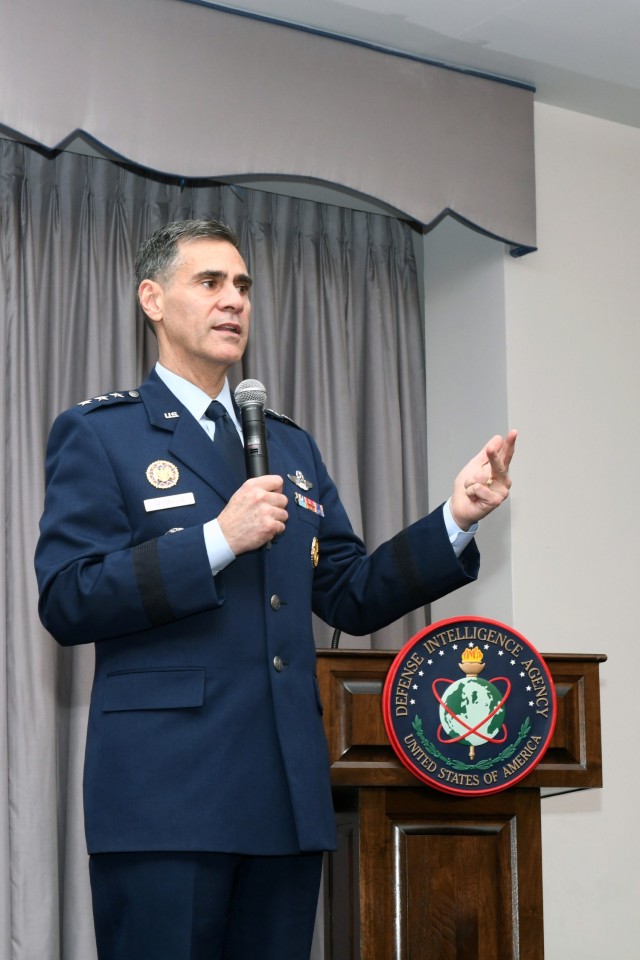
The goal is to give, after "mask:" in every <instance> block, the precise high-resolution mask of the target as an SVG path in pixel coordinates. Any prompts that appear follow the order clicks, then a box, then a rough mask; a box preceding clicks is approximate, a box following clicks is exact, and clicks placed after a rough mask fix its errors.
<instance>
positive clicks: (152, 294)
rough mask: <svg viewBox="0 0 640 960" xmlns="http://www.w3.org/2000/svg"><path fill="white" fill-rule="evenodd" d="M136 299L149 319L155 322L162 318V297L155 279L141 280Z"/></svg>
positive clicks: (160, 289)
mask: <svg viewBox="0 0 640 960" xmlns="http://www.w3.org/2000/svg"><path fill="white" fill-rule="evenodd" d="M138 300H139V301H140V306H141V307H142V309H143V310H144V312H145V313H146V315H147V316H148V317H149V319H150V320H153V321H155V322H156V323H157V322H159V321H160V320H162V311H163V297H162V287H161V286H160V284H159V283H156V281H155V280H143V281H142V283H141V284H140V286H139V287H138Z"/></svg>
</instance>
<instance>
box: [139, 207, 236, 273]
mask: <svg viewBox="0 0 640 960" xmlns="http://www.w3.org/2000/svg"><path fill="white" fill-rule="evenodd" d="M192 240H221V241H223V242H225V243H230V244H231V245H232V246H233V247H235V248H236V250H238V252H241V251H240V241H239V240H238V237H237V235H236V234H235V233H234V231H233V230H232V229H231V227H228V226H227V225H226V223H222V222H221V221H220V220H214V219H206V220H175V221H174V222H173V223H167V224H165V225H164V226H163V227H159V228H158V229H157V230H156V231H155V232H154V233H152V234H151V236H150V237H147V239H146V240H145V241H144V242H143V243H142V245H141V246H140V249H139V250H138V254H137V256H136V259H135V264H134V276H135V283H136V290H137V289H138V288H139V286H140V284H141V283H142V281H143V280H166V279H167V278H168V276H169V275H170V274H171V271H172V269H173V267H174V266H175V265H176V263H177V260H178V246H179V244H181V243H189V242H190V241H192Z"/></svg>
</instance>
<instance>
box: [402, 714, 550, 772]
mask: <svg viewBox="0 0 640 960" xmlns="http://www.w3.org/2000/svg"><path fill="white" fill-rule="evenodd" d="M411 726H412V727H413V729H414V730H415V733H416V737H417V738H418V740H419V741H420V743H421V744H422V746H423V747H424V748H425V750H426V751H427V753H429V754H430V755H431V756H432V757H433V758H434V759H436V760H441V761H442V762H443V763H446V764H447V766H448V767H453V769H454V770H488V769H489V768H490V767H493V766H494V765H495V764H497V763H502V761H503V760H508V759H509V757H512V756H513V754H514V753H515V752H516V750H517V749H518V747H519V745H520V744H521V743H522V741H523V740H524V738H525V737H526V736H527V735H528V734H529V731H530V730H531V720H530V718H529V717H527V718H526V720H525V721H524V723H523V724H522V726H521V727H520V731H519V733H518V739H517V740H516V741H515V742H514V743H512V744H510V746H508V747H506V748H505V749H504V750H503V751H502V753H500V754H499V755H498V756H497V757H491V758H488V759H486V760H479V761H478V763H464V762H463V761H462V760H452V759H451V758H450V757H445V756H444V755H443V754H442V753H440V751H439V750H438V748H437V747H435V746H434V745H433V744H432V743H431V741H430V740H427V738H426V737H425V735H424V732H423V729H422V720H421V719H420V717H419V716H418V715H417V714H416V718H415V720H414V721H413V723H412V724H411Z"/></svg>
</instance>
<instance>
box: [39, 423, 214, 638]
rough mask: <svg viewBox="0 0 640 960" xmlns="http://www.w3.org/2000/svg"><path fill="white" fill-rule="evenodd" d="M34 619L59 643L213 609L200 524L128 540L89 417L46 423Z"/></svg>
mask: <svg viewBox="0 0 640 960" xmlns="http://www.w3.org/2000/svg"><path fill="white" fill-rule="evenodd" d="M35 566H36V575H37V579H38V587H39V590H40V603H39V613H40V619H41V620H42V623H43V624H44V626H45V627H46V628H47V629H48V630H49V632H50V633H51V634H52V635H53V636H54V637H55V639H56V640H58V642H59V643H61V644H64V645H70V644H79V643H91V642H94V641H100V640H104V639H107V638H109V637H117V636H122V635H124V634H131V633H136V632H138V631H142V630H146V629H149V628H150V627H154V626H160V625H163V624H165V623H171V622H172V621H174V620H178V619H180V618H182V617H186V616H189V615H191V614H193V613H197V612H201V611H202V610H206V609H208V608H211V607H215V606H219V605H220V604H221V603H222V602H223V600H224V597H222V596H220V595H219V592H218V588H217V585H216V582H215V580H214V577H213V576H212V575H211V571H210V569H209V564H208V560H207V554H206V548H205V543H204V534H203V531H202V526H201V525H197V526H193V527H187V528H185V529H184V530H181V531H179V532H177V533H174V534H171V535H164V536H161V537H158V538H153V539H150V540H146V541H144V542H134V537H133V534H132V528H131V523H130V519H129V516H128V513H127V509H126V504H125V498H124V496H123V492H122V490H121V487H120V483H119V480H118V477H117V476H116V474H115V471H114V469H113V465H112V463H111V460H110V458H109V455H108V451H107V450H106V449H105V446H104V444H103V441H102V439H101V437H100V435H99V434H98V432H97V431H96V430H95V429H94V427H93V426H92V416H91V415H87V416H85V415H82V414H81V413H79V412H78V411H76V410H70V411H67V412H66V413H63V414H61V415H60V416H59V417H58V419H57V420H56V422H55V423H54V425H53V428H52V430H51V434H50V437H49V443H48V447H47V458H46V495H45V507H44V513H43V516H42V519H41V522H40V538H39V541H38V545H37V549H36V556H35Z"/></svg>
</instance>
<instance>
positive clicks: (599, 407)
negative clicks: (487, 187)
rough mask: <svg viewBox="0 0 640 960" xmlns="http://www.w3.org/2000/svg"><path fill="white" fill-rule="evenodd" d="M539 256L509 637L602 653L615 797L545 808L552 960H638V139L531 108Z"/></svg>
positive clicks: (515, 278) (528, 343)
mask: <svg viewBox="0 0 640 960" xmlns="http://www.w3.org/2000/svg"><path fill="white" fill-rule="evenodd" d="M535 117H536V180H537V194H538V245H539V250H538V252H537V253H534V254H531V255H530V256H528V257H525V258H523V259H522V260H517V261H513V260H511V259H509V258H507V259H505V303H506V329H507V371H508V404H509V415H510V421H511V422H512V424H513V425H515V426H517V427H518V428H519V430H520V437H519V446H518V454H517V463H516V462H515V461H514V468H515V470H514V473H515V484H514V492H513V500H512V562H513V571H512V575H513V611H514V626H515V627H516V628H517V629H519V630H521V631H522V633H523V634H524V635H525V636H526V637H528V638H529V639H530V640H531V641H532V642H533V643H534V645H535V646H537V647H538V648H539V649H542V650H547V651H584V652H602V653H606V654H608V656H609V660H608V662H607V663H606V664H604V665H603V666H602V667H601V676H602V733H603V749H604V789H603V790H601V791H591V792H588V793H584V794H574V795H567V796H561V797H556V798H553V799H548V800H546V801H545V802H544V805H543V843H544V884H545V927H546V943H547V954H546V958H547V960H561V958H562V960H573V958H585V960H590V958H601V957H604V956H608V957H616V958H619V960H627V958H628V960H631V958H634V957H638V956H640V880H639V877H640V870H639V863H640V826H639V822H640V821H639V818H638V810H639V807H640V777H639V774H638V770H639V764H638V757H637V753H638V747H637V740H638V739H639V737H638V733H639V732H640V731H637V718H638V715H639V713H640V696H639V693H638V691H639V685H638V673H637V670H636V666H635V657H636V650H637V647H638V637H637V634H638V609H637V604H638V600H639V598H640V583H639V580H638V565H637V555H638V547H639V538H638V513H637V508H638V503H637V497H638V491H639V490H640V484H639V480H640V443H639V439H640V436H639V435H640V427H639V419H640V370H639V360H640V130H638V129H634V128H631V127H626V126H622V125H619V124H613V123H609V122H606V121H603V120H597V119H593V118H591V117H587V116H584V115H580V114H575V113H571V112H568V111H564V110H560V109H558V108H554V107H549V106H543V105H537V106H536V115H535Z"/></svg>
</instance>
